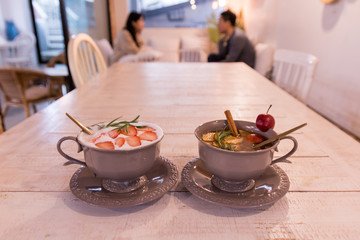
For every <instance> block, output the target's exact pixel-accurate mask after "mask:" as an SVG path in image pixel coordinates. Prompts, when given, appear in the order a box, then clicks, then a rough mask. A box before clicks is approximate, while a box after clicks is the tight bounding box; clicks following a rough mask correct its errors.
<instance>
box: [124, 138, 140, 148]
mask: <svg viewBox="0 0 360 240" xmlns="http://www.w3.org/2000/svg"><path fill="white" fill-rule="evenodd" d="M126 142H127V143H128V144H129V146H131V147H137V146H140V145H141V140H140V137H138V136H130V137H127V138H126Z"/></svg>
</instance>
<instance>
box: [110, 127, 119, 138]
mask: <svg viewBox="0 0 360 240" xmlns="http://www.w3.org/2000/svg"><path fill="white" fill-rule="evenodd" d="M120 133H121V132H120V130H119V129H114V130H111V131H109V132H108V133H107V134H108V135H109V136H110V137H111V138H116V137H117V136H119V134H120Z"/></svg>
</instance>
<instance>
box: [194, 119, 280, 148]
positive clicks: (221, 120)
mask: <svg viewBox="0 0 360 240" xmlns="http://www.w3.org/2000/svg"><path fill="white" fill-rule="evenodd" d="M224 121H225V122H226V121H227V120H226V119H218V120H213V121H208V122H205V123H202V124H200V125H199V126H197V127H196V128H195V130H194V135H195V137H196V138H197V139H198V140H199V142H200V143H202V144H206V145H207V146H208V147H210V148H212V149H214V150H217V151H220V152H224V153H228V154H252V153H261V152H267V151H269V150H271V149H274V148H276V147H277V145H278V144H279V139H278V140H276V141H275V142H274V143H273V145H272V146H271V147H268V148H265V149H259V150H255V151H229V150H226V149H222V148H218V147H214V146H212V145H209V144H207V143H205V142H204V141H203V140H202V139H201V138H200V137H199V136H198V135H197V134H196V132H197V130H198V129H199V128H200V127H201V126H203V125H205V124H209V123H213V122H224ZM234 121H235V123H236V122H244V123H251V124H254V125H255V123H254V122H250V121H243V120H234ZM269 130H271V131H273V132H274V133H275V134H277V133H276V132H275V131H274V130H272V129H269ZM269 130H268V131H269ZM259 131H260V130H259ZM255 134H257V133H255Z"/></svg>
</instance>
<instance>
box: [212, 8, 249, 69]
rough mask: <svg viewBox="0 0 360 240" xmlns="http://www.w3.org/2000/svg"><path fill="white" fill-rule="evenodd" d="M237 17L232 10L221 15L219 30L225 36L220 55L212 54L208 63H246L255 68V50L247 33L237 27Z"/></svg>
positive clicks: (220, 46)
mask: <svg viewBox="0 0 360 240" xmlns="http://www.w3.org/2000/svg"><path fill="white" fill-rule="evenodd" d="M235 21H236V15H235V14H234V13H232V12H231V11H230V10H227V11H225V12H223V13H221V15H220V18H219V23H218V29H219V32H220V33H221V34H223V35H224V37H223V38H221V39H220V41H219V43H218V45H219V54H210V55H209V57H208V62H244V63H246V64H247V65H249V66H250V67H252V68H254V66H255V50H254V47H253V45H252V44H251V42H250V40H249V39H248V38H247V36H246V35H245V33H244V32H243V31H242V30H241V29H239V28H237V27H235Z"/></svg>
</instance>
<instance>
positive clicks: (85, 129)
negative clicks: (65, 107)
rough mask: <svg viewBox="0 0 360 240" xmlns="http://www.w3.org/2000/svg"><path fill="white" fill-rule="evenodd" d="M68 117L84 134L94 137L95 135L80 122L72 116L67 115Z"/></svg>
mask: <svg viewBox="0 0 360 240" xmlns="http://www.w3.org/2000/svg"><path fill="white" fill-rule="evenodd" d="M66 116H68V117H69V118H70V119H71V120H72V121H73V122H74V123H75V124H76V125H78V126H79V127H80V128H81V129H82V130H84V132H86V133H87V134H89V135H92V134H93V133H92V132H91V131H90V130H89V129H88V128H87V127H85V126H84V125H82V124H81V123H80V122H79V121H78V120H76V119H75V118H73V117H72V116H70V114H68V113H66Z"/></svg>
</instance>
